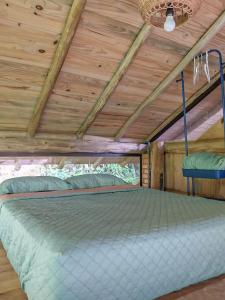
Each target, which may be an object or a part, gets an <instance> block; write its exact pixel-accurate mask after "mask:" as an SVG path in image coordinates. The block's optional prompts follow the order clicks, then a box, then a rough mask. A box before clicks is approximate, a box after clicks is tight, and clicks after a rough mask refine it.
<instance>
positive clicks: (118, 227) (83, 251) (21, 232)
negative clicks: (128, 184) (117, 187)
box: [0, 189, 225, 300]
mask: <svg viewBox="0 0 225 300" xmlns="http://www.w3.org/2000/svg"><path fill="white" fill-rule="evenodd" d="M0 237H1V239H2V242H3V244H4V246H5V248H6V249H7V252H8V256H9V259H10V261H11V263H12V264H13V266H14V268H15V269H16V271H17V273H18V274H19V276H20V280H21V283H22V287H23V288H24V289H25V291H26V292H27V294H28V297H29V299H31V300H43V299H48V300H62V299H63V300H106V299H107V300H128V299H129V300H150V299H154V298H156V297H159V296H161V295H163V294H166V293H169V292H171V291H174V290H178V289H180V288H182V287H184V286H187V285H190V284H192V283H196V282H199V281H202V280H205V279H208V278H211V277H215V276H217V275H220V274H223V273H225V203H223V202H218V201H212V200H206V199H201V198H191V197H185V196H180V195H175V194H172V193H163V192H159V191H154V190H148V189H140V190H134V191H123V192H122V191H117V192H99V193H95V194H91V195H88V194H86V195H73V196H66V197H60V198H57V197H56V198H47V199H46V198H45V199H41V198H40V199H18V200H12V201H9V202H6V203H4V204H3V205H2V207H1V213H0Z"/></svg>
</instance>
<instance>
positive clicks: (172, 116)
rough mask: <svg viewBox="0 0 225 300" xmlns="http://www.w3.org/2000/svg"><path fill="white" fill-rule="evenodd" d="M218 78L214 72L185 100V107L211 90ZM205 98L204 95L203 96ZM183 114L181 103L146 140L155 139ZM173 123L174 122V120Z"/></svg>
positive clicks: (218, 75)
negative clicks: (207, 81)
mask: <svg viewBox="0 0 225 300" xmlns="http://www.w3.org/2000/svg"><path fill="white" fill-rule="evenodd" d="M219 79H220V74H219V73H218V74H216V75H215V76H214V77H213V78H212V79H211V82H210V83H206V84H205V85H203V86H202V87H201V88H200V89H199V90H198V91H197V92H196V93H194V94H193V95H192V96H191V97H190V98H189V99H188V100H187V101H186V107H187V108H189V107H191V106H192V104H193V103H194V102H195V101H196V99H198V98H199V97H201V96H202V95H205V93H207V91H209V90H211V88H212V87H213V86H214V85H216V83H217V82H218V80H219ZM204 98H205V97H204ZM204 98H203V99H204ZM181 114H183V106H182V105H181V106H180V107H179V108H178V109H176V110H175V111H174V112H173V113H172V114H170V116H169V117H168V118H166V120H165V121H164V122H163V123H162V124H161V125H159V126H158V127H157V128H156V129H155V130H154V131H153V132H152V133H151V134H150V135H149V136H148V137H147V138H146V141H153V140H155V139H156V137H157V136H158V135H159V134H160V135H161V134H163V133H162V132H163V130H164V128H167V126H168V125H170V124H171V125H172V123H173V122H174V120H176V119H177V118H178V117H179V116H181ZM174 123H175V122H174Z"/></svg>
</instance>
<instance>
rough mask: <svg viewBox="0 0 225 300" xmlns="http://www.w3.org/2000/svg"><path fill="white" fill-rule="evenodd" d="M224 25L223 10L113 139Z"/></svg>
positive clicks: (118, 133)
mask: <svg viewBox="0 0 225 300" xmlns="http://www.w3.org/2000/svg"><path fill="white" fill-rule="evenodd" d="M224 25H225V11H223V13H222V14H221V15H220V16H219V17H218V18H217V20H216V21H215V22H214V23H213V25H211V27H210V28H209V29H208V30H207V31H206V32H205V33H204V34H203V36H202V37H201V38H200V39H199V40H198V41H197V43H196V44H195V45H194V46H193V47H192V48H191V50H190V51H189V52H188V53H187V54H186V55H185V57H184V58H183V59H182V60H181V61H180V63H179V64H178V65H177V66H176V67H175V68H174V69H173V70H172V71H171V72H170V73H169V75H168V76H167V77H166V78H165V79H164V80H163V81H161V82H160V84H159V85H158V86H157V87H156V88H155V90H154V91H153V92H152V93H151V94H150V95H149V96H148V97H147V98H146V99H145V100H144V102H142V103H141V105H139V106H138V107H137V109H136V110H135V112H134V113H133V114H132V115H131V116H130V117H129V118H128V119H127V121H126V122H125V124H124V125H123V126H122V127H121V128H120V129H119V131H118V132H117V134H116V136H115V140H118V139H120V138H121V137H122V136H123V135H124V134H125V132H126V131H127V129H128V127H129V126H131V124H132V123H133V122H134V121H135V120H136V119H137V118H138V117H139V116H140V114H141V113H142V112H143V110H144V109H145V107H146V106H148V105H149V104H151V103H152V102H153V101H154V100H155V99H156V98H157V97H158V96H159V95H160V94H161V93H162V92H163V91H164V90H165V89H166V88H167V87H168V85H169V84H170V83H171V82H173V81H174V80H175V79H176V77H177V76H178V75H179V74H180V72H181V71H182V70H183V69H184V68H185V67H186V66H187V65H188V64H189V63H190V61H191V60H192V59H193V57H194V56H195V55H197V54H198V53H199V52H200V51H201V49H202V48H203V47H204V46H205V45H207V43H208V42H209V41H210V40H211V39H212V38H213V37H214V35H215V34H216V33H217V32H218V31H219V30H220V29H221V28H222V27H223V26H224Z"/></svg>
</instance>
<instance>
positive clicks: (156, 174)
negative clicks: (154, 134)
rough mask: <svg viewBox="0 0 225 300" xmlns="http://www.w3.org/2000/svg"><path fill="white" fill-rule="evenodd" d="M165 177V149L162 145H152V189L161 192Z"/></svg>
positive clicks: (156, 143)
mask: <svg viewBox="0 0 225 300" xmlns="http://www.w3.org/2000/svg"><path fill="white" fill-rule="evenodd" d="M162 174H163V175H164V147H163V144H162V143H158V142H155V143H152V145H151V188H152V189H157V190H160V188H161V180H160V178H161V175H162Z"/></svg>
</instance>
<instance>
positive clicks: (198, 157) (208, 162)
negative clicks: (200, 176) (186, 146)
mask: <svg viewBox="0 0 225 300" xmlns="http://www.w3.org/2000/svg"><path fill="white" fill-rule="evenodd" d="M183 169H198V170H214V171H216V170H225V155H218V154H213V153H208V152H200V153H194V154H191V155H189V156H188V157H186V158H185V159H184V162H183Z"/></svg>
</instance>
